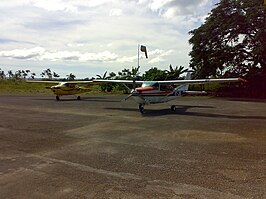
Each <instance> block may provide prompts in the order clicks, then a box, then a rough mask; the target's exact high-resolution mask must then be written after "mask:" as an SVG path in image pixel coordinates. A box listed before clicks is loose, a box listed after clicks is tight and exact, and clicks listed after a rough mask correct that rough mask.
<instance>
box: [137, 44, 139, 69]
mask: <svg viewBox="0 0 266 199" xmlns="http://www.w3.org/2000/svg"><path fill="white" fill-rule="evenodd" d="M138 67H139V44H138V65H137V68H138Z"/></svg>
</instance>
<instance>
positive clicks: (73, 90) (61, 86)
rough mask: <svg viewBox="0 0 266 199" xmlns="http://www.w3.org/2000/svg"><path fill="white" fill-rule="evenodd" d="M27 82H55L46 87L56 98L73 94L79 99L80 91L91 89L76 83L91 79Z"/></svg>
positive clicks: (90, 82)
mask: <svg viewBox="0 0 266 199" xmlns="http://www.w3.org/2000/svg"><path fill="white" fill-rule="evenodd" d="M26 82H28V83H47V84H57V85H55V86H51V87H46V88H49V89H51V90H52V91H53V93H54V94H55V95H56V100H60V96H63V95H75V96H77V100H80V95H79V94H81V93H87V92H89V91H91V88H88V87H83V86H78V84H87V85H88V84H92V83H93V81H68V82H60V81H35V80H28V81H26Z"/></svg>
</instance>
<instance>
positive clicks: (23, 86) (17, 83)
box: [0, 79, 52, 94]
mask: <svg viewBox="0 0 266 199" xmlns="http://www.w3.org/2000/svg"><path fill="white" fill-rule="evenodd" d="M47 86H48V85H47V84H43V83H27V82H26V81H23V80H14V79H1V80H0V94H51V93H52V91H51V90H50V89H46V87H47Z"/></svg>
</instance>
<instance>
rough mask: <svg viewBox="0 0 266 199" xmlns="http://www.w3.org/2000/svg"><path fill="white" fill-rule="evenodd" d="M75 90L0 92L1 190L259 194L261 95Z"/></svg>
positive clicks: (231, 198)
mask: <svg viewBox="0 0 266 199" xmlns="http://www.w3.org/2000/svg"><path fill="white" fill-rule="evenodd" d="M82 97H83V99H82V100H81V101H77V100H74V98H73V97H71V96H69V97H62V101H56V100H55V99H54V96H53V95H0V111H1V112H0V113H1V114H0V151H1V153H0V198H27V199H28V198H49V199H50V198H177V199H178V198H193V199H194V198H200V199H201V198H202V199H206V198H207V199H215V198H222V199H238V198H261V199H262V198H266V163H265V152H266V137H265V135H266V128H265V127H266V102H265V101H264V102H263V101H253V100H236V99H234V100H233V99H221V98H210V97H183V98H180V99H178V100H175V101H172V102H171V103H164V104H158V105H151V106H146V107H145V109H146V112H145V114H144V115H141V114H140V113H139V111H138V108H137V107H138V105H137V104H135V103H134V101H133V99H129V100H128V101H126V102H121V99H123V98H124V96H108V95H107V96H93V95H85V96H82ZM172 104H175V105H177V111H176V112H175V113H173V112H171V111H170V105H172Z"/></svg>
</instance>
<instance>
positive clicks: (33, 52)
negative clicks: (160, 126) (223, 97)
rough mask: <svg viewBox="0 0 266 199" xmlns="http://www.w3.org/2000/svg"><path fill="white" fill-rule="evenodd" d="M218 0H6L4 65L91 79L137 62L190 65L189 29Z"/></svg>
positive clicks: (0, 40) (0, 55)
mask: <svg viewBox="0 0 266 199" xmlns="http://www.w3.org/2000/svg"><path fill="white" fill-rule="evenodd" d="M217 2H218V0H1V1H0V21H1V31H0V68H2V70H5V71H6V72H7V70H12V71H13V72H15V71H16V70H19V69H24V70H25V69H30V70H31V71H32V72H35V73H37V75H39V74H40V73H41V72H42V71H43V70H45V69H47V68H51V70H52V71H55V72H57V73H59V75H60V76H61V77H65V76H66V75H67V74H69V73H73V74H75V75H76V76H77V77H79V78H84V77H92V76H96V75H97V74H103V73H104V72H105V71H108V72H111V71H113V72H118V71H121V70H122V69H123V68H131V67H132V66H134V67H136V66H137V47H138V44H141V45H145V46H146V47H147V50H148V56H149V58H148V59H145V56H144V54H143V53H142V54H141V59H140V66H141V69H140V70H141V72H144V71H145V70H147V69H149V68H151V67H158V68H160V69H168V67H169V65H170V64H172V66H180V65H182V66H185V67H188V65H189V60H190V57H189V56H188V53H189V52H190V50H191V46H190V45H189V44H188V39H189V38H190V35H189V34H188V32H189V31H190V30H192V29H195V28H197V27H199V26H200V25H201V24H202V23H203V22H204V19H205V17H206V16H207V15H208V13H209V12H210V11H211V9H212V8H214V6H215V4H216V3H217Z"/></svg>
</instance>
